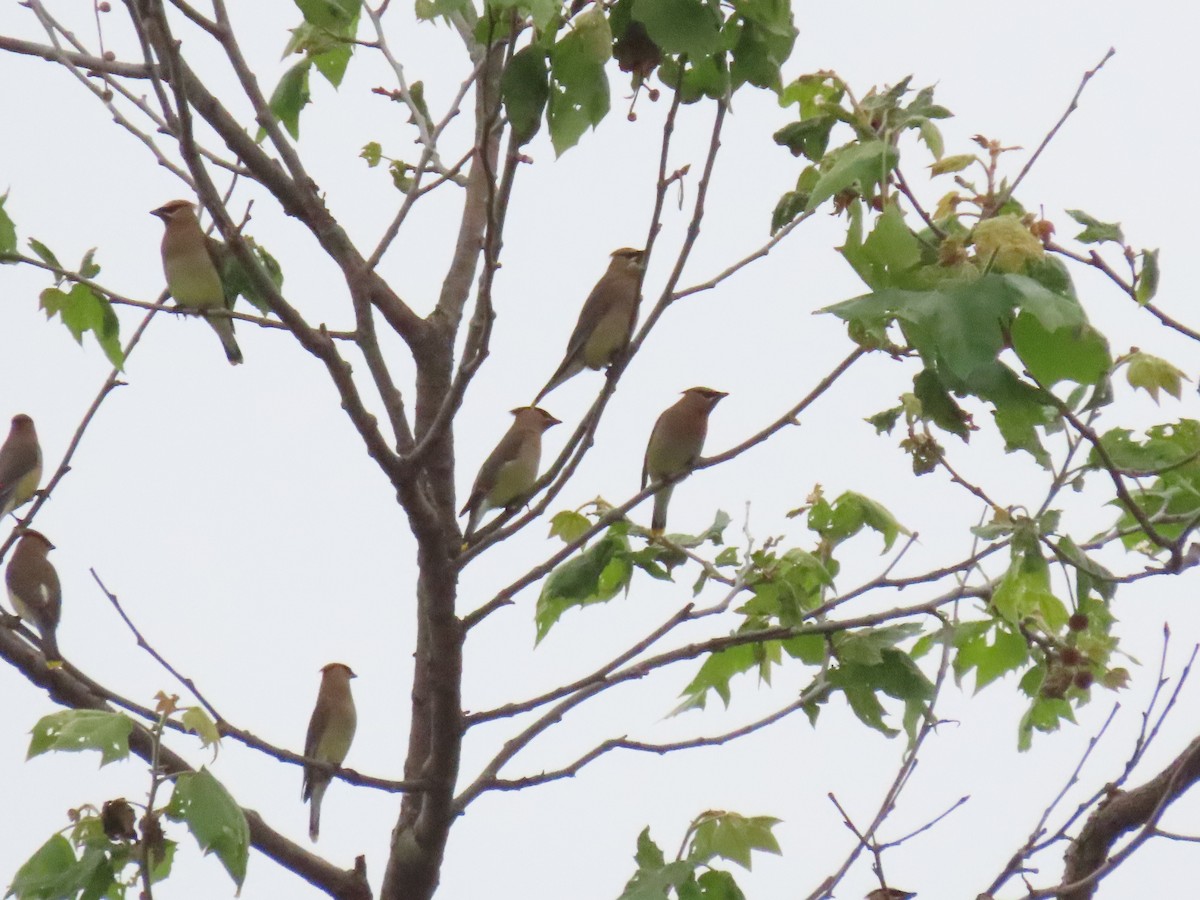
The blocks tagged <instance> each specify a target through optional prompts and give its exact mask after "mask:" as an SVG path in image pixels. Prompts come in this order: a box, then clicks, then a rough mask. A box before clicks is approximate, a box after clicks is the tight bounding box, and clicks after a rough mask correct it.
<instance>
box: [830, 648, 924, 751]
mask: <svg viewBox="0 0 1200 900" xmlns="http://www.w3.org/2000/svg"><path fill="white" fill-rule="evenodd" d="M880 657H881V662H880V663H879V664H878V665H864V664H861V663H851V662H846V663H842V664H840V665H838V666H836V667H835V668H834V669H832V670H831V671H830V672H829V683H830V685H831V686H832V687H833V688H835V689H838V690H841V691H842V692H843V694H845V696H846V702H847V703H849V704H850V708H851V710H853V712H854V714H855V715H856V716H858V718H859V720H860V721H861V722H862V723H863V724H864V725H866V726H868V727H869V728H873V729H875V730H876V731H879V732H881V733H882V734H885V735H888V736H889V737H890V736H893V735H895V734H897V733H898V732H897V731H896V730H895V729H893V728H891V727H889V726H888V725H887V723H886V722H885V721H884V719H883V715H884V711H885V710H884V707H883V704H882V703H881V702H880V700H879V696H878V695H879V694H885V695H887V696H889V697H893V698H895V699H898V700H901V701H903V703H904V706H905V710H906V712H905V725H906V727H908V729H909V733H910V735H911V734H912V733H913V730H912V729H913V728H914V727H915V725H916V723H917V722H918V721H919V716H920V715H921V714H922V713H923V712H924V709H925V706H926V704H927V703H928V702H929V700H930V698H932V696H933V693H934V688H933V684H932V682H930V681H929V679H928V678H927V677H926V676H925V674H924V673H923V672H922V671H921V670H920V669H919V668H918V667H917V665H916V663H914V662H913V661H912V659H911V658H910V657H909V656H908V654H906V653H903V652H901V651H899V650H896V649H890V648H889V649H884V650H882V651H881V653H880Z"/></svg>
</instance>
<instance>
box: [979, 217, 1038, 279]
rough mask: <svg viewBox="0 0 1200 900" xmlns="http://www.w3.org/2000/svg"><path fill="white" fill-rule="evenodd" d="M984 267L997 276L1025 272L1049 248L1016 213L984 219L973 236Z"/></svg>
mask: <svg viewBox="0 0 1200 900" xmlns="http://www.w3.org/2000/svg"><path fill="white" fill-rule="evenodd" d="M971 240H972V242H973V243H974V245H975V250H976V252H977V253H978V255H979V262H980V264H981V265H984V266H987V267H988V268H989V270H993V271H998V272H1014V273H1015V272H1023V271H1024V270H1025V267H1026V266H1027V265H1028V264H1029V263H1031V262H1035V261H1037V260H1040V259H1043V258H1044V257H1045V255H1046V248H1045V247H1043V246H1042V242H1041V241H1040V240H1038V238H1037V236H1035V235H1034V234H1033V232H1031V231H1030V230H1029V227H1028V226H1027V225H1026V224H1025V223H1024V222H1023V221H1022V220H1021V217H1020V216H1018V215H1015V214H1013V213H1009V214H1006V215H1002V216H996V217H995V218H992V219H984V220H983V221H982V222H980V223H979V224H978V225H976V226H975V229H974V231H972V232H971Z"/></svg>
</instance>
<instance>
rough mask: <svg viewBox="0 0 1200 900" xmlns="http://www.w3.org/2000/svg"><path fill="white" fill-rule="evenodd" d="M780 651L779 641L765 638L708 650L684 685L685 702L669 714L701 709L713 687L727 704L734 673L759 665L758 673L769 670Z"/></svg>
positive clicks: (777, 659) (726, 704)
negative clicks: (764, 640)
mask: <svg viewBox="0 0 1200 900" xmlns="http://www.w3.org/2000/svg"><path fill="white" fill-rule="evenodd" d="M779 651H780V646H779V642H778V641H766V642H762V643H746V644H736V645H734V646H732V647H727V648H725V649H724V650H716V651H714V652H713V653H710V654H709V655H708V658H707V659H706V660H704V662H703V664H701V666H700V671H698V672H697V673H696V677H695V678H693V679H692V680H691V682H689V683H688V685H687V687H685V688H684V689H683V691H682V693H681V696H682V697H684V698H685V699H684V702H683V703H681V704H680V705H679V706H678V707H677V708H676V709H675V710H674V712H673V713H672V714H673V715H674V714H677V713H681V712H685V711H687V710H689V709H704V708H705V703H706V701H707V696H708V692H709V691H715V692H716V694H717V696H718V697H720V698H721V702H722V703H724V704H725V706H726V707H728V706H729V700H730V697H731V694H730V691H729V683H730V681H732V680H733V677H734V676H735V675H741V674H743V673H745V672H749V671H751V670H753V669H758V670H759V672H760V674H765V673H768V672H769V671H770V666H771V665H772V664H773V663H775V662H778V661H779V659H780V655H779Z"/></svg>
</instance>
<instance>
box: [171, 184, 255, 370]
mask: <svg viewBox="0 0 1200 900" xmlns="http://www.w3.org/2000/svg"><path fill="white" fill-rule="evenodd" d="M150 214H151V215H154V216H158V217H159V218H160V219H162V220H163V223H164V224H165V225H166V226H167V228H166V231H165V232H164V233H163V239H162V259H163V272H164V273H165V274H166V276H167V289H168V290H170V292H171V296H172V297H174V298H175V302H176V303H178V304H179V305H180V306H186V307H188V308H189V309H198V310H200V311H201V312H204V311H206V310H210V309H233V298H232V297H229V296H227V295H226V292H225V286H224V284H223V283H222V282H221V271H222V269H223V266H222V263H221V256H222V254H223V253H224V250H225V247H224V245H223V244H221V243H220V242H219V241H215V240H213V239H212V238H210V237H209V236H208V235H206V234H205V233H204V232H203V231H201V230H200V222H199V221H198V220H197V219H196V208H195V206H194V205H193V204H191V203H189V202H188V201H187V200H172V201H171V202H170V203H166V204H164V205H163V206H160V207H159V208H158V209H155V210H151V213H150ZM205 318H206V319H207V320H208V324H209V325H211V326H212V329H213V331H215V332H216V333H217V337H219V338H220V339H221V346H222V347H224V348H225V356H226V358H227V359H228V360H229V362H230V363H231V364H233V365H235V366H236V365H237V364H238V363H240V362H241V361H242V351H241V348H239V347H238V344H237V339H236V338H234V336H233V319H231V318H229V317H228V316H211V317H209V316H206V317H205Z"/></svg>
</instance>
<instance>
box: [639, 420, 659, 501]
mask: <svg viewBox="0 0 1200 900" xmlns="http://www.w3.org/2000/svg"><path fill="white" fill-rule="evenodd" d="M661 427H662V416H659V417H658V421H657V422H655V423H654V428H653V430H652V431H651V432H650V440H648V441H646V455H645V456H643V457H642V489H643V490H645V488H646V485H647V484H649V483H650V448H651V447H653V446H654V439H655V437H657V436H658V429H659V428H661Z"/></svg>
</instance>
